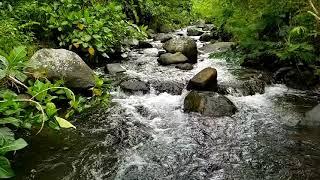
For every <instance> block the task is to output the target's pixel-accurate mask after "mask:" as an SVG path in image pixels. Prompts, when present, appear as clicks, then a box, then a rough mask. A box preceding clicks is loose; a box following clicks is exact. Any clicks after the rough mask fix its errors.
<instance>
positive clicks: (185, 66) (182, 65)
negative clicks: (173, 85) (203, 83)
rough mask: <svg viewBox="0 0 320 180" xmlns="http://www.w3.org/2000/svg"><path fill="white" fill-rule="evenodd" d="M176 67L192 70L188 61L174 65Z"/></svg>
mask: <svg viewBox="0 0 320 180" xmlns="http://www.w3.org/2000/svg"><path fill="white" fill-rule="evenodd" d="M176 68H177V69H181V70H192V69H193V65H192V64H190V63H183V64H178V65H176Z"/></svg>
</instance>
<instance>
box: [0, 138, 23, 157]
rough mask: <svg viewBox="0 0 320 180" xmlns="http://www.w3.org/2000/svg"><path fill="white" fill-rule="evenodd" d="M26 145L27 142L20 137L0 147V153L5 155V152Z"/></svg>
mask: <svg viewBox="0 0 320 180" xmlns="http://www.w3.org/2000/svg"><path fill="white" fill-rule="evenodd" d="M27 145H28V143H27V142H26V141H25V140H24V139H22V138H19V139H17V140H15V141H8V142H6V143H5V144H4V145H3V146H1V147H0V154H2V155H5V154H6V153H7V152H10V151H16V150H19V149H23V148H24V147H26V146H27Z"/></svg>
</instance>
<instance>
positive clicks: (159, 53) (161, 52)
mask: <svg viewBox="0 0 320 180" xmlns="http://www.w3.org/2000/svg"><path fill="white" fill-rule="evenodd" d="M165 53H167V51H166V50H164V49H160V50H159V51H158V56H159V57H160V56H161V55H162V54H165Z"/></svg>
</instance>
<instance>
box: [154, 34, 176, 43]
mask: <svg viewBox="0 0 320 180" xmlns="http://www.w3.org/2000/svg"><path fill="white" fill-rule="evenodd" d="M172 38H173V35H172V34H165V33H159V34H157V35H155V37H154V38H153V39H154V40H155V41H161V42H162V43H164V42H167V41H169V40H170V39H172Z"/></svg>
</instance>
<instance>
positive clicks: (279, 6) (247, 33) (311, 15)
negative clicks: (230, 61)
mask: <svg viewBox="0 0 320 180" xmlns="http://www.w3.org/2000/svg"><path fill="white" fill-rule="evenodd" d="M195 1H196V2H197V3H198V4H199V6H196V9H195V10H196V11H197V15H198V16H200V17H202V18H204V19H206V20H208V21H211V22H214V23H215V24H216V25H217V26H218V27H219V28H220V29H222V30H223V31H224V32H225V33H228V34H229V35H230V38H232V39H233V40H235V41H237V42H238V43H239V44H240V46H241V48H242V49H243V50H244V51H243V52H244V53H245V54H250V55H252V56H260V55H261V54H267V55H269V56H272V55H274V56H276V57H278V58H280V59H281V60H285V61H290V62H293V63H297V62H302V63H314V62H315V61H316V60H317V57H318V55H319V36H318V35H319V32H320V31H319V23H318V21H319V19H318V18H317V17H316V14H317V13H318V10H317V7H316V5H317V4H319V3H318V2H316V1H315V2H313V3H312V1H300V0H289V1H287V0H257V1H239V0H195ZM207 4H208V5H209V6H207ZM312 4H313V5H312Z"/></svg>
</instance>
